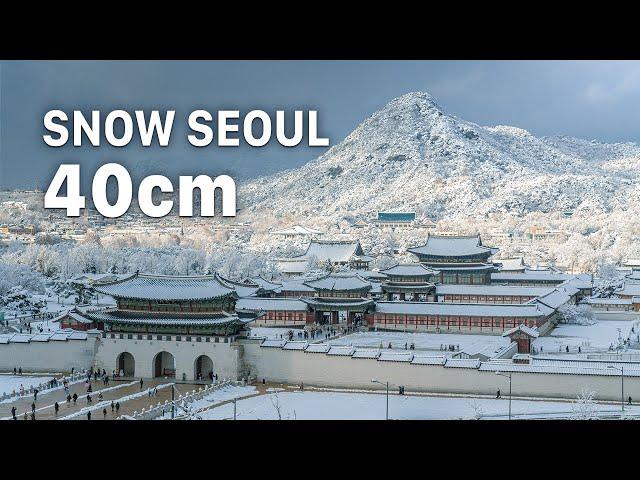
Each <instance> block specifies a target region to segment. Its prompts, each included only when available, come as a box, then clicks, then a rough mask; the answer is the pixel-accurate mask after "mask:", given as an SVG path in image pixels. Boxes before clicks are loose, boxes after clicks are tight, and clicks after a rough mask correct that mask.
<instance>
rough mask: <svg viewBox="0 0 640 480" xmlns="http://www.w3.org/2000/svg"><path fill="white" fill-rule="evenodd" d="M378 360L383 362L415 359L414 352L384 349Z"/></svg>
mask: <svg viewBox="0 0 640 480" xmlns="http://www.w3.org/2000/svg"><path fill="white" fill-rule="evenodd" d="M378 360H379V361H381V362H410V361H411V360H413V352H411V351H404V352H398V351H394V350H382V351H380V356H379V357H378Z"/></svg>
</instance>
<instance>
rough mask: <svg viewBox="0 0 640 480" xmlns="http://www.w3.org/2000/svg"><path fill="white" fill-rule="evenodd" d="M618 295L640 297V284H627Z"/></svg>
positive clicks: (617, 292)
mask: <svg viewBox="0 0 640 480" xmlns="http://www.w3.org/2000/svg"><path fill="white" fill-rule="evenodd" d="M615 293H616V294H617V295H626V296H630V297H635V296H638V295H640V283H628V282H625V283H624V285H623V286H622V288H621V289H619V290H616V291H615Z"/></svg>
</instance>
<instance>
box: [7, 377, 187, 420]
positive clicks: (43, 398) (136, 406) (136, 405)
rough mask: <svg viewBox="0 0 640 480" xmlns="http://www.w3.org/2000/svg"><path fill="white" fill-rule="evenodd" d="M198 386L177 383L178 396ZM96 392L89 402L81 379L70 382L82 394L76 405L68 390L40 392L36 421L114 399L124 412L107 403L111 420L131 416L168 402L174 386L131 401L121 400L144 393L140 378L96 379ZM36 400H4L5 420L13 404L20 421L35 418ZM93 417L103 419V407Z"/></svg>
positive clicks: (152, 383)
mask: <svg viewBox="0 0 640 480" xmlns="http://www.w3.org/2000/svg"><path fill="white" fill-rule="evenodd" d="M172 380H173V379H164V378H156V379H145V380H144V385H143V389H142V391H144V392H147V391H148V389H149V388H152V387H155V386H157V385H162V384H167V383H171V382H172ZM194 388H196V386H195V385H191V384H178V385H176V396H178V395H179V394H180V393H182V394H183V395H184V394H185V393H186V392H187V391H191V390H193V389H194ZM92 389H93V392H92V393H91V398H92V403H91V404H89V403H88V402H87V400H86V395H87V393H86V390H85V387H84V382H79V383H76V384H72V385H70V394H71V396H73V394H74V393H77V394H78V401H77V403H76V404H75V405H74V403H73V400H72V401H71V402H70V403H69V404H67V401H66V394H65V393H64V389H62V388H60V389H54V390H47V391H44V392H42V393H39V394H38V399H37V402H36V420H56V419H61V418H63V417H66V416H69V415H72V414H74V413H77V412H80V411H82V410H83V409H85V408H87V407H91V406H93V407H95V406H96V405H97V404H98V403H100V402H104V401H108V402H109V403H110V402H111V400H113V401H114V403H115V402H118V401H119V402H120V411H119V412H118V413H117V415H116V413H115V411H114V412H113V413H112V412H111V407H110V405H109V406H107V412H108V413H107V419H114V418H116V417H118V416H120V415H123V414H125V415H130V414H131V413H133V412H134V411H135V410H138V411H139V410H142V408H148V407H149V405H151V404H152V403H153V404H157V403H158V401H162V402H164V401H165V400H166V399H170V398H171V388H170V387H166V388H161V389H159V390H158V396H156V397H149V396H148V395H146V394H145V395H142V396H140V397H137V398H133V399H131V400H126V401H124V400H121V399H122V398H123V397H126V396H129V395H133V394H137V393H140V392H141V390H140V383H139V379H138V380H134V379H130V380H110V381H109V386H108V387H107V386H104V385H103V384H102V381H101V380H98V381H97V382H92ZM100 392H102V394H103V399H102V400H100V399H99V397H98V394H99V393H100ZM32 402H33V395H26V396H24V397H19V398H16V399H14V400H13V401H10V402H6V403H0V418H2V419H10V418H11V408H12V407H13V406H15V407H16V410H17V411H16V416H17V417H18V420H23V419H24V412H27V418H28V419H31V404H32ZM55 402H58V404H59V406H60V410H59V412H58V415H57V416H56V414H55V409H54V404H55ZM91 416H92V420H93V419H96V420H97V419H102V418H103V414H102V408H99V409H98V410H92V412H91ZM72 419H82V420H86V419H87V415H86V413H84V412H83V413H82V414H81V415H80V416H78V417H73V418H72Z"/></svg>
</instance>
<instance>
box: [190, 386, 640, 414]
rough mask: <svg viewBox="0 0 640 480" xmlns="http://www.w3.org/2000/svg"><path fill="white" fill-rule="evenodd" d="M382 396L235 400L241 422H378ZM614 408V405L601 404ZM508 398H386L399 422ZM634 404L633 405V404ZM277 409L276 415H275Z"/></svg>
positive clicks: (487, 409) (543, 408)
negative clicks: (280, 420) (295, 420)
mask: <svg viewBox="0 0 640 480" xmlns="http://www.w3.org/2000/svg"><path fill="white" fill-rule="evenodd" d="M385 402H386V399H385V395H384V394H381V393H342V392H310V391H306V392H280V393H271V394H268V395H260V396H255V397H251V398H247V399H244V400H239V401H238V402H237V413H236V415H237V419H239V420H258V419H259V420H277V419H279V418H281V419H283V420H294V419H297V420H381V419H384V417H385ZM598 407H599V409H601V410H615V408H616V407H615V406H614V405H599V406H598ZM508 408H509V400H508V398H506V397H504V398H502V399H499V400H496V399H487V398H466V397H429V396H409V395H405V396H400V395H391V396H390V397H389V418H391V419H402V420H445V419H458V418H462V419H474V418H478V416H484V415H507V412H508ZM635 408H637V407H635ZM278 410H279V411H280V413H279V414H278ZM512 412H513V414H514V415H519V414H527V413H529V414H530V413H552V412H572V404H571V403H570V402H552V401H535V400H513V402H512ZM200 415H201V416H202V418H203V419H204V420H223V419H231V418H233V404H225V405H221V406H220V407H215V408H212V409H210V410H207V411H205V412H202V413H201V414H200Z"/></svg>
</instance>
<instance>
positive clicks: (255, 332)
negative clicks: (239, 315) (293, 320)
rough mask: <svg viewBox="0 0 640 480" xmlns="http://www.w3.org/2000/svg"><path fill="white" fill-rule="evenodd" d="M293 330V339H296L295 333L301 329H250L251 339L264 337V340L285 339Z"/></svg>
mask: <svg viewBox="0 0 640 480" xmlns="http://www.w3.org/2000/svg"><path fill="white" fill-rule="evenodd" d="M290 330H293V333H294V339H295V338H297V335H296V334H297V332H299V331H302V329H296V328H281V327H273V328H271V327H255V328H254V327H251V336H252V337H266V338H287V335H288V334H289V331H290Z"/></svg>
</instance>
